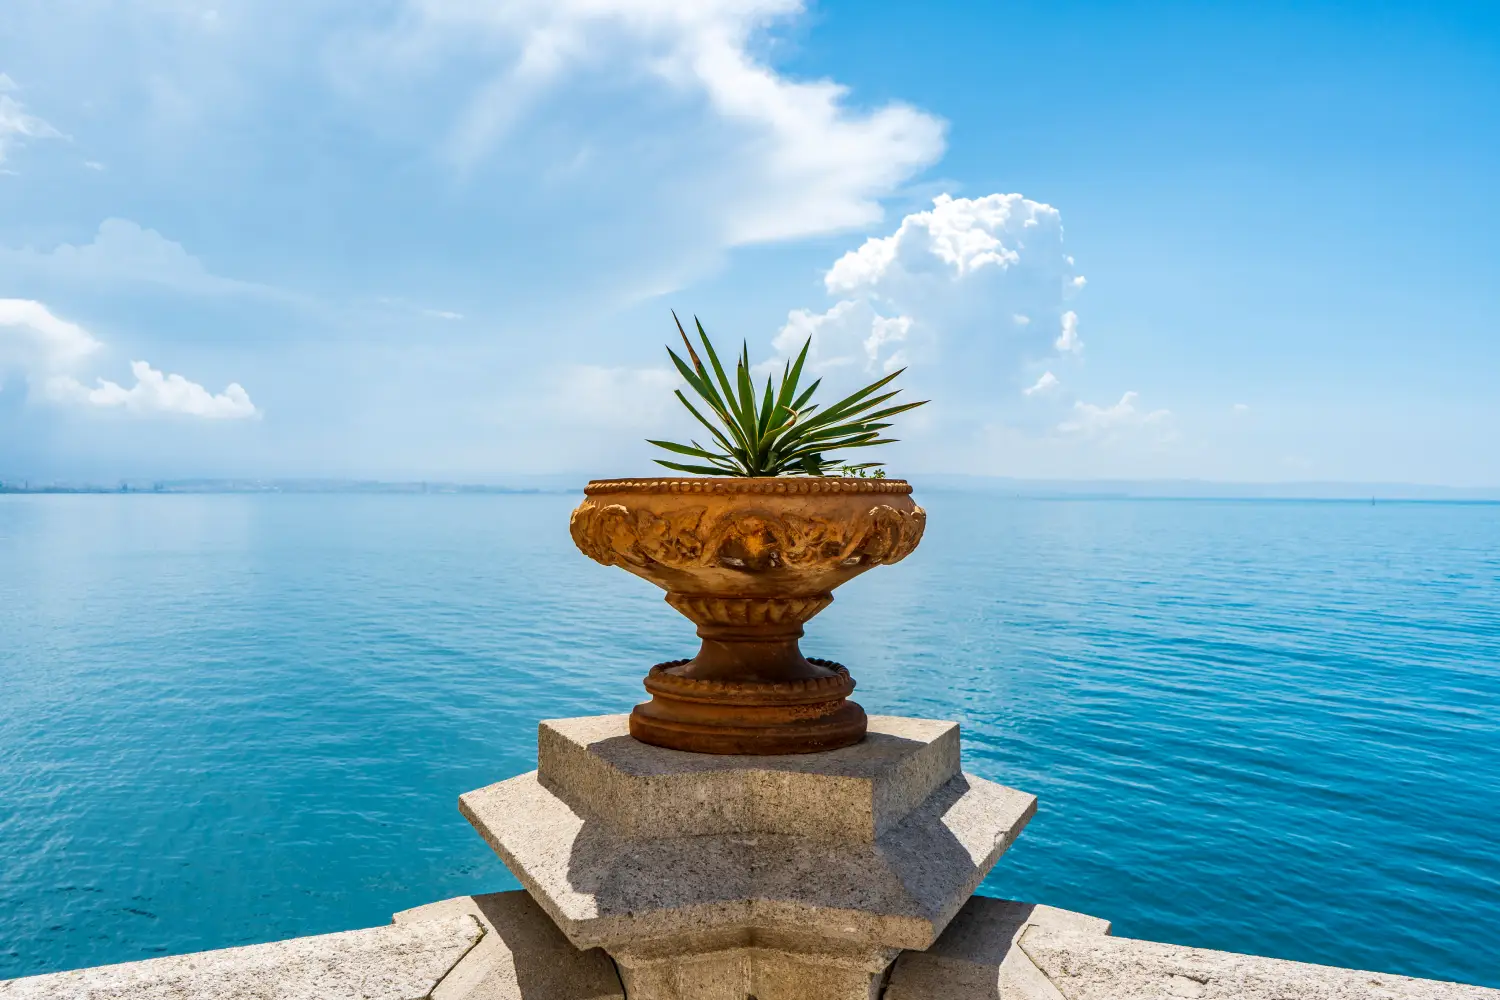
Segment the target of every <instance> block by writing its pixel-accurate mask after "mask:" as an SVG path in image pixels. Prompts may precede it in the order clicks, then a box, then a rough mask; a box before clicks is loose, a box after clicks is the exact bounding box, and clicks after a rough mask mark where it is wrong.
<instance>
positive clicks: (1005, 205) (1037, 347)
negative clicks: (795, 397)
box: [773, 194, 1077, 409]
mask: <svg viewBox="0 0 1500 1000" xmlns="http://www.w3.org/2000/svg"><path fill="white" fill-rule="evenodd" d="M1073 277H1074V274H1073V264H1072V263H1071V262H1070V261H1069V259H1068V257H1067V255H1066V254H1065V253H1064V252H1063V248H1062V216H1061V214H1060V213H1059V212H1058V211H1057V209H1055V208H1053V207H1052V206H1050V205H1044V204H1041V203H1040V202H1035V201H1031V200H1029V199H1027V198H1024V197H1022V196H1021V195H1019V194H992V195H987V196H985V197H982V198H954V197H952V196H950V195H946V194H945V195H941V196H939V197H937V198H935V199H934V200H933V205H932V208H931V209H929V210H927V211H923V212H915V213H912V214H911V215H908V216H906V217H905V218H904V219H903V220H902V221H901V224H900V225H899V226H897V227H896V229H895V231H894V232H893V233H891V235H889V236H877V237H871V238H869V239H867V240H865V241H864V243H863V244H861V245H860V246H859V247H857V248H855V249H853V250H850V251H849V252H848V253H845V254H844V255H843V256H842V257H840V258H839V259H838V260H837V261H835V262H834V264H833V266H832V267H830V268H829V269H828V272H827V273H826V274H825V275H824V279H823V283H824V286H825V288H826V289H827V291H828V293H829V294H830V295H831V296H836V297H837V298H838V301H836V302H835V303H834V304H833V305H832V306H831V307H829V308H828V309H826V310H824V311H823V312H821V313H820V312H817V311H814V310H809V309H797V310H793V311H791V312H790V313H789V314H788V315H787V321H786V324H785V325H784V326H783V327H782V329H781V331H780V332H779V333H778V334H777V336H776V337H775V339H774V341H773V346H774V347H775V349H776V351H777V353H778V354H779V355H780V356H782V357H786V356H789V355H790V354H791V353H792V352H793V351H794V350H795V349H796V348H798V347H800V346H801V344H802V341H803V340H804V339H805V338H806V337H808V336H809V335H811V336H812V338H813V351H812V357H813V358H814V360H815V368H816V370H818V371H820V372H828V371H832V370H835V369H845V370H847V371H849V372H851V373H853V372H856V371H857V372H878V371H889V370H891V369H893V368H896V367H901V366H904V365H906V364H907V363H908V362H909V363H910V364H911V365H912V379H913V381H914V384H917V385H922V386H924V388H923V389H922V390H921V391H922V392H923V393H924V394H927V392H928V389H927V388H925V387H929V386H930V387H931V394H932V395H933V396H934V397H935V398H940V399H943V400H944V401H945V402H944V405H945V406H949V407H950V409H972V408H974V407H976V406H979V407H984V406H993V405H997V403H996V395H995V391H994V389H995V385H996V383H997V382H1000V383H1004V382H1009V383H1010V384H1012V385H1014V384H1015V381H1016V380H1017V379H1018V378H1019V375H1020V373H1021V372H1022V371H1023V370H1024V369H1025V368H1026V367H1027V366H1028V365H1029V364H1032V363H1034V362H1035V361H1037V360H1038V359H1040V358H1043V357H1048V356H1051V355H1052V353H1053V350H1054V346H1055V342H1054V339H1053V337H1052V336H1050V335H1049V334H1047V333H1046V332H1045V325H1044V324H1042V323H1034V322H1032V320H1033V318H1035V317H1046V316H1049V315H1050V316H1052V317H1056V320H1055V321H1056V322H1059V323H1065V324H1068V323H1070V324H1072V328H1073V329H1074V331H1075V332H1074V337H1073V339H1072V340H1070V341H1069V346H1070V347H1071V346H1072V345H1073V344H1074V343H1075V342H1076V324H1077V316H1076V314H1074V313H1072V312H1071V311H1069V312H1067V313H1065V312H1064V303H1065V300H1066V298H1067V296H1068V295H1069V294H1070V289H1071V288H1072V287H1073V285H1072V279H1073ZM1065 316H1072V317H1073V318H1072V319H1071V320H1067V319H1065V318H1064V317H1065ZM1046 325H1050V324H1046Z"/></svg>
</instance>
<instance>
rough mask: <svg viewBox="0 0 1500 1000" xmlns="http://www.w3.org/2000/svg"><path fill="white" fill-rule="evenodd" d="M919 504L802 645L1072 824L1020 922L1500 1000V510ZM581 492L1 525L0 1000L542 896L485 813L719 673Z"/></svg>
mask: <svg viewBox="0 0 1500 1000" xmlns="http://www.w3.org/2000/svg"><path fill="white" fill-rule="evenodd" d="M919 499H921V500H922V501H923V503H924V504H925V505H926V506H927V508H928V510H929V512H930V518H931V519H930V526H929V530H928V536H927V538H926V540H925V541H924V542H923V544H922V547H921V548H920V549H919V550H918V551H917V553H916V554H915V555H914V556H912V557H911V558H910V559H909V560H907V561H906V562H905V563H903V564H902V565H900V566H899V567H896V568H893V569H881V570H876V571H874V572H872V573H870V574H868V575H866V576H865V577H862V578H861V579H859V580H856V581H855V582H853V583H851V584H849V585H848V586H846V587H845V588H843V589H841V590H840V591H839V593H838V600H837V602H836V603H835V604H834V606H833V607H832V608H830V609H829V610H828V611H827V612H825V613H824V614H823V615H822V616H821V617H820V618H819V619H817V620H816V621H815V622H814V623H813V625H812V628H811V630H810V634H809V638H808V640H807V641H806V643H805V647H806V649H807V650H808V652H809V653H812V654H816V655H823V656H828V657H831V658H836V659H839V660H841V661H842V662H845V663H847V664H849V665H850V666H851V667H852V668H853V670H854V673H855V675H856V677H857V678H858V679H859V682H860V691H859V698H860V700H861V701H862V702H863V703H864V704H865V706H866V707H867V708H869V709H870V710H871V711H874V712H898V713H907V714H916V715H927V716H939V717H944V718H956V719H958V720H960V721H961V722H962V723H963V726H964V738H965V754H966V764H967V767H968V768H969V769H970V770H972V771H974V772H977V773H979V774H981V775H983V776H985V777H988V778H993V779H995V780H998V781H1002V782H1005V783H1006V784H1010V785H1015V786H1017V787H1020V788H1024V789H1027V790H1029V791H1032V792H1035V793H1037V794H1038V795H1039V796H1040V798H1041V808H1040V812H1039V814H1038V815H1037V818H1036V819H1035V820H1034V821H1033V822H1032V824H1031V826H1030V828H1029V829H1028V830H1027V831H1026V833H1025V834H1024V835H1023V836H1022V837H1021V840H1020V842H1019V844H1018V845H1017V846H1016V847H1015V849H1013V850H1012V851H1011V853H1010V854H1008V855H1007V856H1006V857H1005V858H1004V859H1002V861H1001V863H1000V865H999V866H998V868H997V869H996V871H995V874H994V875H993V876H992V877H991V879H990V880H989V882H988V883H987V885H986V887H985V891H986V892H988V893H991V894H995V895H1007V896H1011V897H1015V898H1023V899H1028V900H1034V901H1039V902H1047V903H1051V904H1055V905H1058V906H1063V907H1068V908H1071V909H1077V910H1083V911H1086V912H1088V913H1093V914H1097V915H1099V916H1103V917H1107V918H1109V919H1111V920H1113V921H1114V923H1115V932H1116V933H1117V934H1122V935H1128V936H1133V937H1146V938H1153V939H1158V940H1165V941H1174V942H1181V943H1187V944H1196V945H1202V946H1207V947H1213V948H1226V949H1232V950H1236V951H1247V952H1255V953H1260V954H1267V955H1276V956H1281V957H1286V958H1293V959H1300V960H1304V961H1313V962H1327V963H1333V964H1338V965H1349V966H1356V967H1363V968H1368V969H1375V970H1383V971H1391V972H1399V973H1408V974H1413V975H1421V976H1435V977H1441V978H1452V979H1459V980H1466V981H1469V982H1475V983H1482V984H1486V985H1491V986H1500V506H1483V505H1469V506H1465V505H1441V504H1380V505H1376V506H1371V505H1369V504H1340V503H1289V502H1279V503H1278V502H1245V503H1237V502H1225V501H1201V502H1199V501H1180V502H1179V501H1102V500H1056V501H1044V500H1013V499H1002V498H996V497H986V496H978V495H964V494H956V493H931V494H925V495H924V494H919ZM573 503H574V498H571V497H565V496H331V495H329V496H5V497H0V978H3V977H8V976H17V975H24V974H28V973H37V972H45V971H50V970H57V969H66V968H72V967H76V966H83V965H92V964H96V963H103V962H119V961H126V960H130V959H138V958H146V957H150V956H153V955H159V954H166V953H174V952H182V951H189V950H193V949H200V948H216V947H222V946H226V945H234V944H243V943H249V942H256V941H265V940H270V939H274V938H280V937H286V936H290V935H296V934H312V933H319V932H323V931H333V930H341V929H345V928H350V927H358V926H368V925H372V924H377V923H383V922H385V921H387V920H389V918H390V914H391V913H392V911H394V910H398V909H401V908H403V907H408V906H412V905H415V904H419V903H423V902H428V901H431V900H435V899H440V898H443V897H447V896H453V895H458V894H460V893H470V892H480V891H489V890H495V889H502V888H508V887H513V886H514V885H515V883H514V882H513V880H512V879H511V878H510V876H509V875H508V874H507V873H506V871H505V870H504V868H503V867H502V866H501V865H500V864H499V863H498V862H497V861H496V860H495V858H494V857H493V855H491V853H490V852H489V850H488V849H487V848H486V847H485V846H484V845H483V843H482V842H481V841H480V839H479V837H478V836H477V835H475V834H474V833H473V831H472V830H471V829H470V828H469V826H468V824H467V823H465V822H464V820H463V819H462V818H461V817H460V816H459V815H458V812H457V809H456V805H455V800H456V797H457V796H458V794H459V793H460V792H462V791H465V790H468V789H470V788H475V787H478V786H480V785H483V784H487V783H489V782H492V781H495V780H498V779H500V778H504V777H508V776H510V775H513V774H516V773H518V772H520V771H523V770H527V769H529V768H531V767H532V766H534V748H533V741H534V738H535V726H536V721H537V719H539V718H543V717H549V716H565V715H580V714H592V713H598V712H606V711H624V710H626V709H628V708H629V706H630V705H631V704H633V702H634V701H636V700H638V698H639V696H640V694H641V691H640V688H639V683H638V679H639V677H640V675H641V674H642V673H643V672H644V670H645V669H646V667H647V666H649V665H650V664H651V663H654V662H656V661H659V660H664V659H668V658H670V657H674V656H679V655H684V654H685V653H686V652H687V651H688V650H689V649H690V647H691V626H690V625H688V623H687V622H686V621H685V620H683V619H680V618H679V617H678V616H677V615H676V614H675V613H674V612H673V611H671V610H670V609H669V608H667V607H666V605H665V604H663V603H662V601H661V599H660V595H659V592H657V591H655V590H654V589H653V588H651V587H650V586H649V585H647V584H645V583H644V582H642V581H639V580H637V579H635V578H634V577H630V576H628V575H627V574H625V573H623V572H621V571H619V570H606V569H604V568H602V567H599V566H596V565H594V564H592V563H590V562H588V561H587V560H585V559H584V558H583V557H582V556H580V555H578V554H577V553H576V552H575V551H574V550H573V548H572V545H571V542H570V541H569V539H568V534H567V514H568V510H569V508H570V507H571V506H572V504H573Z"/></svg>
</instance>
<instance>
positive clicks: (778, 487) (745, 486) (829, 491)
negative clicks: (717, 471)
mask: <svg viewBox="0 0 1500 1000" xmlns="http://www.w3.org/2000/svg"><path fill="white" fill-rule="evenodd" d="M583 492H584V495H585V496H591V497H592V496H606V495H609V494H613V493H696V494H700V495H701V494H715V495H720V496H725V495H738V494H752V495H760V496H767V495H769V496H778V495H780V496H839V495H847V494H886V495H891V494H897V495H905V496H910V495H911V493H912V487H911V483H909V482H907V481H906V480H905V479H857V478H854V477H849V476H634V477H629V478H623V479H591V480H589V483H588V485H587V486H585V487H584V489H583Z"/></svg>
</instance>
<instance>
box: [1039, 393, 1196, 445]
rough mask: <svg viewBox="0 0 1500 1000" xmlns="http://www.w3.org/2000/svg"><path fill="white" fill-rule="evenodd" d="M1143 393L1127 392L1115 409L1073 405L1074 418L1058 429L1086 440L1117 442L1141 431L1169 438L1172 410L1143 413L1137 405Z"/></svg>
mask: <svg viewBox="0 0 1500 1000" xmlns="http://www.w3.org/2000/svg"><path fill="white" fill-rule="evenodd" d="M1140 398H1141V397H1140V393H1138V392H1127V393H1125V394H1124V395H1123V396H1121V397H1120V401H1119V402H1118V403H1115V404H1114V405H1113V406H1098V405H1096V404H1094V403H1085V402H1083V401H1082V400H1079V401H1078V402H1076V403H1074V404H1073V416H1072V417H1071V419H1069V420H1065V421H1063V422H1062V423H1061V424H1059V425H1058V427H1057V429H1058V431H1060V432H1061V433H1063V434H1074V435H1078V436H1081V437H1087V438H1102V439H1109V438H1116V437H1119V436H1120V435H1121V434H1123V433H1125V432H1129V431H1135V430H1140V429H1151V430H1157V431H1160V432H1161V433H1162V435H1163V436H1167V435H1169V434H1170V422H1171V420H1172V412H1171V411H1170V410H1142V409H1140V408H1139V407H1138V406H1137V405H1136V404H1137V402H1139V400H1140Z"/></svg>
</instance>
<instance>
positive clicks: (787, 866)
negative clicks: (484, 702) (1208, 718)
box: [459, 715, 1036, 1000]
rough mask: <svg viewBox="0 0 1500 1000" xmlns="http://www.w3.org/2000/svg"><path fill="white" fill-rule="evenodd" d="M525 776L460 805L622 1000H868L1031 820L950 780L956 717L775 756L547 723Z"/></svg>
mask: <svg viewBox="0 0 1500 1000" xmlns="http://www.w3.org/2000/svg"><path fill="white" fill-rule="evenodd" d="M537 764H538V766H537V770H536V771H533V772H531V773H529V774H524V775H521V776H519V777H516V778H512V779H510V780H509V781H502V782H500V783H498V784H495V785H491V786H489V787H487V788H481V789H479V790H477V791H473V792H469V793H468V794H466V795H464V796H462V797H461V798H460V800H459V803H460V806H459V807H460V810H461V811H462V812H463V814H464V815H465V816H466V817H467V818H468V819H469V821H470V822H471V823H473V824H474V826H475V828H476V829H478V830H479V832H480V833H481V834H483V836H484V838H485V839H486V840H487V841H488V842H489V843H490V845H491V846H492V847H493V848H494V849H495V850H496V852H498V853H499V855H500V857H501V858H502V859H503V860H504V861H505V863H506V865H507V866H509V868H510V869H511V871H512V872H514V873H515V875H516V877H517V878H519V879H520V880H521V882H522V884H523V885H525V886H526V888H527V890H528V891H529V892H530V893H531V895H532V897H533V898H534V899H535V900H536V901H537V902H538V903H539V904H540V905H541V906H542V908H543V909H544V910H545V911H546V912H547V914H548V915H549V916H551V917H552V919H553V920H554V921H555V922H556V923H557V925H558V927H559V928H560V929H561V930H562V932H563V933H564V934H565V935H566V936H567V938H568V939H569V940H570V941H571V942H572V943H573V944H574V945H575V946H576V947H578V948H583V949H587V948H595V947H598V948H603V949H604V950H605V951H607V952H608V953H609V954H610V955H611V956H612V957H613V958H614V959H615V961H616V962H617V963H618V965H619V968H620V972H621V975H622V978H623V979H624V983H625V989H626V992H627V994H628V995H629V996H630V997H631V1000H746V998H747V997H754V998H756V1000H805V998H808V997H817V998H819V1000H873V998H874V997H876V996H877V995H878V992H879V989H880V986H881V983H882V982H883V978H884V976H885V974H886V970H887V968H888V967H889V965H890V963H891V962H892V960H893V959H894V958H895V957H896V955H897V954H898V953H899V952H900V951H901V950H903V949H917V950H921V949H925V948H927V947H928V946H929V945H931V944H932V943H933V942H934V941H935V940H936V939H937V937H938V935H939V934H941V933H942V931H943V928H944V927H945V926H946V925H947V924H948V922H949V920H950V919H951V918H952V917H953V915H954V914H955V913H956V912H958V910H959V908H960V907H961V906H963V904H964V902H965V901H966V900H967V899H968V898H969V896H970V895H971V894H972V893H973V892H974V889H975V888H976V887H977V886H978V885H979V882H980V881H981V880H982V879H983V878H984V876H985V874H986V873H987V872H988V871H989V869H990V868H991V867H992V866H993V865H994V863H995V862H996V861H997V860H998V859H999V857H1000V855H1001V854H1002V853H1004V851H1005V850H1006V848H1008V847H1009V846H1010V844H1011V842H1012V841H1013V840H1014V839H1015V837H1016V835H1017V834H1018V833H1019V832H1020V831H1021V829H1022V827H1024V826H1025V825H1026V822H1027V821H1028V820H1029V819H1030V818H1031V816H1032V814H1033V812H1034V811H1035V808H1036V799H1035V797H1033V796H1031V795H1028V794H1026V793H1024V792H1019V791H1016V790H1015V789H1012V788H1006V787H1004V786H1002V785H997V784H995V783H993V782H990V781H985V780H983V779H981V778H976V777H973V776H971V775H966V774H963V773H962V771H961V769H960V766H959V744H958V727H957V725H955V724H953V723H948V722H932V721H927V720H920V719H902V718H893V717H881V716H875V717H871V719H870V721H869V735H868V737H867V738H866V739H865V740H864V741H863V742H861V743H858V744H856V745H854V746H849V747H844V748H842V749H839V750H831V751H827V752H824V753H816V754H799V755H789V756H781V757H730V756H713V755H705V754H693V753H684V752H680V751H676V750H667V749H663V748H660V747H654V746H648V745H646V744H643V743H640V742H637V741H636V740H634V739H632V738H630V736H629V735H628V722H627V717H626V716H623V715H618V716H599V717H590V718H581V719H563V720H554V721H550V722H544V723H542V724H541V727H540V736H539V741H538V753H537Z"/></svg>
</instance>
